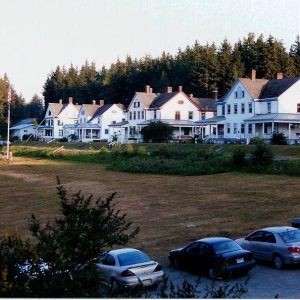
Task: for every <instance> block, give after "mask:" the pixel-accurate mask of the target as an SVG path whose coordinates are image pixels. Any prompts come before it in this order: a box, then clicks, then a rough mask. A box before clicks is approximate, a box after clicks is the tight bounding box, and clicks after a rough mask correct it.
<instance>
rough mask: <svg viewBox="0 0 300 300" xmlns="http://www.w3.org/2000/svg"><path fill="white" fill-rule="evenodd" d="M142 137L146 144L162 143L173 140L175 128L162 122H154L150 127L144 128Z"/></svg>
mask: <svg viewBox="0 0 300 300" xmlns="http://www.w3.org/2000/svg"><path fill="white" fill-rule="evenodd" d="M141 135H142V137H143V140H144V141H145V142H149V141H152V142H157V143H162V142H166V141H168V140H170V139H172V136H173V127H172V126H170V125H169V124H166V123H163V122H161V121H157V122H153V121H152V122H150V123H149V125H148V126H146V127H143V128H142V130H141Z"/></svg>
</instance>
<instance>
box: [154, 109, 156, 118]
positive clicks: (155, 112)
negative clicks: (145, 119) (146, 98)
mask: <svg viewBox="0 0 300 300" xmlns="http://www.w3.org/2000/svg"><path fill="white" fill-rule="evenodd" d="M154 119H156V110H155V111H154Z"/></svg>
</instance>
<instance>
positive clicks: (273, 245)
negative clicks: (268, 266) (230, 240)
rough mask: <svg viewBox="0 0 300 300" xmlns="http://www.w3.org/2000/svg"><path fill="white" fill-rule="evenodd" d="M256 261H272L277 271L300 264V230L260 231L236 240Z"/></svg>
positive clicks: (286, 228) (271, 229)
mask: <svg viewBox="0 0 300 300" xmlns="http://www.w3.org/2000/svg"><path fill="white" fill-rule="evenodd" d="M236 242H237V243H238V244H239V245H240V246H241V247H242V248H244V249H246V250H249V251H251V252H252V253H253V255H254V257H255V258H256V259H261V260H265V261H270V262H273V263H274V266H275V267H276V268H277V269H282V268H283V267H284V265H285V264H295V263H300V230H299V229H298V228H294V227H289V226H278V227H268V228H262V229H258V230H256V231H254V232H252V233H250V234H249V235H248V236H246V237H245V238H241V239H238V240H236Z"/></svg>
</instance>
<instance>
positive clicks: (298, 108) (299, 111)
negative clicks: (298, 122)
mask: <svg viewBox="0 0 300 300" xmlns="http://www.w3.org/2000/svg"><path fill="white" fill-rule="evenodd" d="M297 113H300V103H297Z"/></svg>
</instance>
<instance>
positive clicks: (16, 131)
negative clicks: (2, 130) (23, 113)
mask: <svg viewBox="0 0 300 300" xmlns="http://www.w3.org/2000/svg"><path fill="white" fill-rule="evenodd" d="M34 121H36V119H34V118H28V119H24V120H22V121H20V122H18V123H16V124H14V125H13V126H12V127H11V128H10V131H11V134H10V135H11V137H13V138H15V139H18V140H20V141H22V140H23V137H24V136H26V137H29V136H31V135H32V136H35V133H36V128H37V125H35V124H33V122H34Z"/></svg>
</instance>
